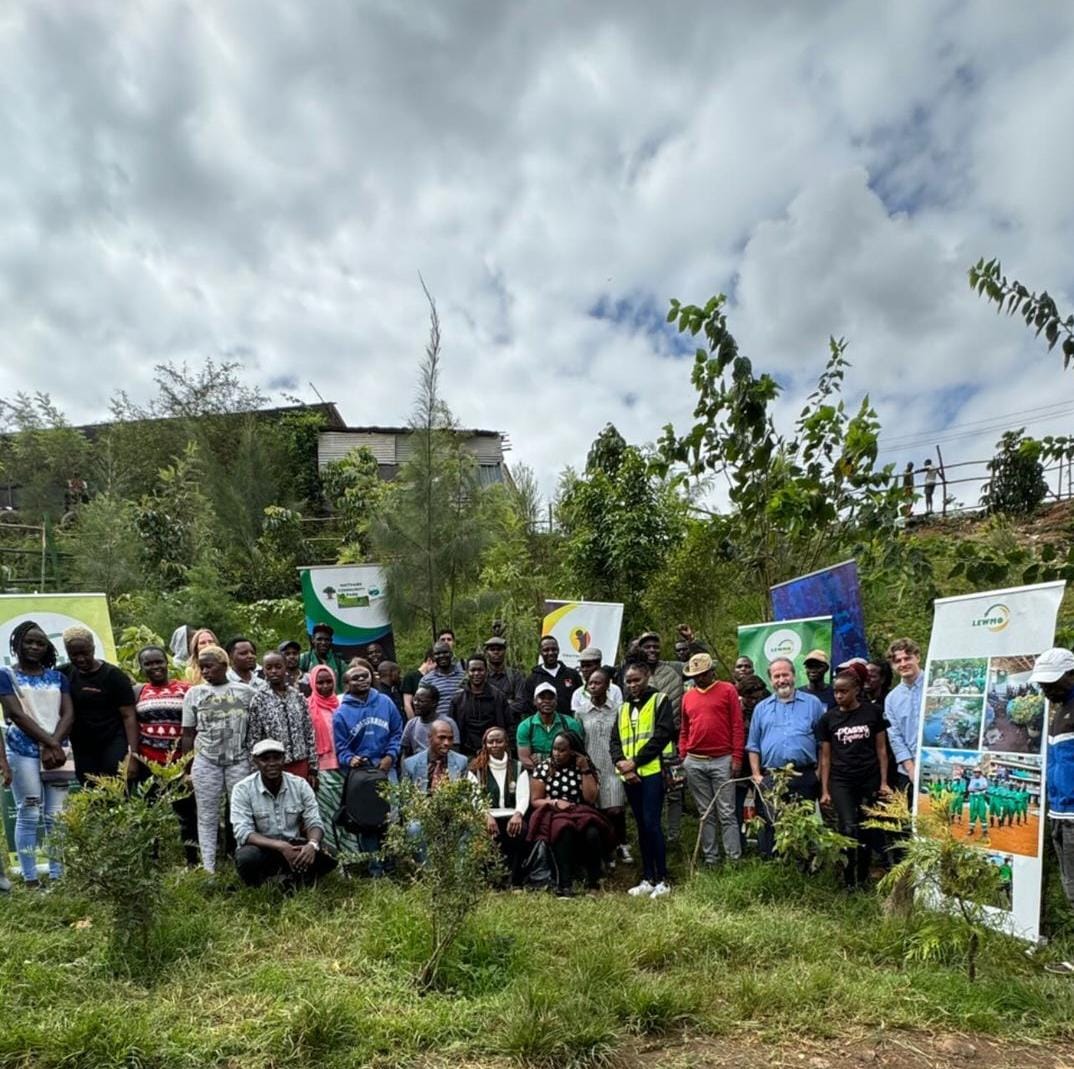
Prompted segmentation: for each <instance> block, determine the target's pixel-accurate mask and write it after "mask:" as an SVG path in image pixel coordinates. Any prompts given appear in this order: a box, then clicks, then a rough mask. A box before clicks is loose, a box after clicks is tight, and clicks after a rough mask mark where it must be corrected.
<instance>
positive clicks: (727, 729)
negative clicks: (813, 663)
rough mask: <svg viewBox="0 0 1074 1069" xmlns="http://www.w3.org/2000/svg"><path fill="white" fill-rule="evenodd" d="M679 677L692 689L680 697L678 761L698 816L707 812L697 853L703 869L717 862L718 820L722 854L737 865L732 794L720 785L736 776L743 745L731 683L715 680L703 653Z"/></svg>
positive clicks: (738, 841)
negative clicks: (680, 721) (703, 862)
mask: <svg viewBox="0 0 1074 1069" xmlns="http://www.w3.org/2000/svg"><path fill="white" fill-rule="evenodd" d="M683 675H684V676H686V677H688V678H689V679H692V680H693V681H694V686H693V687H692V688H691V689H690V690H688V691H686V692H685V693H684V694H683V696H682V727H681V729H680V731H679V756H680V757H681V758H682V759H683V768H685V770H686V785H687V786H688V787H689V788H690V793H691V794H692V795H693V797H694V805H696V806H697V812H698V814H699V815H702V816H703V815H704V814H705V813H708V816H706V817H705V820H704V823H703V824H702V826H701V851H702V853H703V854H704V860H705V864H706V865H715V864H717V863H718V862H719V860H720V851H719V849H718V847H717V845H716V823H717V821H719V825H720V834H721V835H722V837H723V851H724V854H725V855H726V856H727V859H728V860H729V861H737V860H738V859H739V858H740V857H741V856H742V840H741V837H740V836H739V829H738V822H737V818H736V817H735V789H734V787H733V786H725V784H728V782H729V781H730V780H732V779H735V778H736V777H737V776H739V775H740V774H741V772H742V757H743V750H744V748H745V745H746V728H745V724H744V723H743V720H742V705H741V703H740V702H739V700H738V691H737V690H735V688H734V685H733V684H731V683H724V682H722V681H721V680H717V678H716V673H715V671H714V670H713V667H712V658H711V657H710V656H709V655H708V654H707V653H695V654H694V655H693V657H691V658H690V663H689V664H688V665H687V666H686V669H685V671H684V672H683ZM713 798H715V799H716V803H715V805H713Z"/></svg>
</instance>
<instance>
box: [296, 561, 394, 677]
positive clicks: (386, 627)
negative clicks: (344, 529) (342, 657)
mask: <svg viewBox="0 0 1074 1069" xmlns="http://www.w3.org/2000/svg"><path fill="white" fill-rule="evenodd" d="M299 571H300V572H301V573H302V605H303V608H304V609H305V612H306V632H307V634H312V632H313V626H314V624H328V625H329V627H331V628H332V630H333V631H334V632H335V636H334V638H333V645H334V646H335V647H336V648H337V649H338V650H340V651H341V652H343V653H350V652H352V651H353V652H357V650H358V649H359V648H360V647H364V646H368V645H369V644H370V643H371V642H377V643H379V644H380V645H381V646H383V647H384V652H385V655H386V656H387V657H389V658H391V657H394V656H395V642H394V639H393V636H392V625H391V621H390V620H389V619H388V602H387V598H386V596H385V584H384V572H383V571H382V570H381V568H380V565H379V564H340V565H325V566H323V567H321V566H319V565H318V566H315V567H312V568H300V569H299Z"/></svg>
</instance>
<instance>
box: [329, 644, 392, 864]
mask: <svg viewBox="0 0 1074 1069" xmlns="http://www.w3.org/2000/svg"><path fill="white" fill-rule="evenodd" d="M343 680H344V687H345V690H344V693H343V696H342V697H341V698H340V701H339V708H338V709H337V710H336V711H335V713H333V715H332V737H333V739H334V741H335V744H336V757H337V758H338V759H339V767H340V768H372V769H380V771H382V772H387V773H388V780H389V782H391V783H395V782H396V781H397V776H396V770H395V766H396V763H397V762H398V760H399V749H400V747H401V746H402V744H403V718H402V716H401V715H400V714H399V710H398V709H397V708H396V705H395V702H393V701H392V700H391V698H389V697H388V695H387V694H384V693H383V692H381V691H379V690H377V689H376V688H375V687H374V686H373V666H372V665H371V664H370V663H369V662H368V661H365V660H363V659H362V658H360V657H356V658H355V659H354V660H353V661H352V662H351V665H350V667H349V668H348V669H347V671H346V672H345V673H344V675H343ZM382 839H383V834H380V835H376V834H367V833H365V832H362V833H360V834H359V835H358V849H359V850H360V851H361V852H362V853H363V854H378V853H379V851H380V847H381V841H382ZM369 874H370V875H371V876H381V875H383V874H384V866H383V864H382V862H381V860H380V858H379V857H374V858H373V859H372V860H371V861H370V864H369Z"/></svg>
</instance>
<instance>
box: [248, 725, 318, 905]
mask: <svg viewBox="0 0 1074 1069" xmlns="http://www.w3.org/2000/svg"><path fill="white" fill-rule="evenodd" d="M253 759H254V765H255V766H256V767H257V771H256V772H254V773H253V774H252V775H249V776H247V777H246V778H245V779H241V780H239V782H238V783H236V784H235V789H234V790H233V791H232V792H231V826H232V829H233V830H234V832H235V841H236V843H237V844H238V850H237V851H236V852H235V869H236V871H237V872H238V874H239V878H240V879H241V880H242V882H243V883H245V884H248V885H250V886H252V887H257V886H259V885H260V884H263V883H264V882H265V881H266V880H268V879H270V878H271V877H274V876H279V877H282V882H283V884H284V886H285V887H286V888H293V887H294V886H295V885H296V884H309V883H313V882H314V881H315V880H316V879H317V878H318V877H319V876H324V875H325V874H326V873H328V872H331V871H332V869H334V868H335V867H336V862H335V859H334V858H332V857H329V856H328V855H327V854H325V853H323V852H322V850H321V840H322V839H323V838H324V823H323V822H322V821H321V811H320V809H319V807H318V805H317V796H316V795H315V794H314V793H313V788H312V787H311V786H310V785H309V784H308V783H307V782H306V781H305V780H304V779H302V778H301V777H300V776H294V775H292V774H291V773H290V772H284V770H283V759H284V746H283V743H282V742H277V740H276V739H262V740H261V741H260V742H258V743H257V744H256V745H255V746H254V748H253Z"/></svg>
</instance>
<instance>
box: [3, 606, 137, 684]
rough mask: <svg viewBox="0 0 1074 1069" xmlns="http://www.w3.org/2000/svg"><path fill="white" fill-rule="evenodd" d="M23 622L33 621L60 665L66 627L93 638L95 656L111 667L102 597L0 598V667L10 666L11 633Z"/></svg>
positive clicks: (63, 661) (110, 644) (108, 627)
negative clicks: (76, 629) (53, 648)
mask: <svg viewBox="0 0 1074 1069" xmlns="http://www.w3.org/2000/svg"><path fill="white" fill-rule="evenodd" d="M25 620H33V621H34V622H35V623H36V624H37V625H38V627H40V628H41V629H42V630H43V631H44V632H45V634H46V635H47V636H48V638H49V640H50V641H51V642H52V644H53V645H54V646H55V647H56V653H57V655H58V657H59V661H58V663H59V664H61V665H63V664H66V663H67V654H66V653H65V652H64V648H63V637H62V636H63V633H64V631H66V630H67V628H69V627H85V628H86V629H87V630H88V631H89V632H90V634H92V635H93V645H94V653H95V654H96V656H97V657H98V658H99V659H100V660H102V661H108V662H110V663H112V664H114V663H115V660H116V644H115V639H114V638H113V636H112V620H111V617H110V616H109V613H108V598H106V597H105V595H104V594H0V664H3V665H5V666H7V665H10V664H11V662H12V658H11V633H12V631H14V630H15V628H16V627H18V626H19V624H21V623H22V622H23V621H25Z"/></svg>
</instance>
